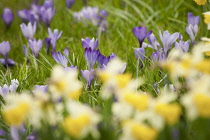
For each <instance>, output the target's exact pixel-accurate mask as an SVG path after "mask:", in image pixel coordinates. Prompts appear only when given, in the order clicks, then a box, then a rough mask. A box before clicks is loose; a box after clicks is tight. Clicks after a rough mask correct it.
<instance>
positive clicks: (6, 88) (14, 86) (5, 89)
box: [0, 79, 19, 97]
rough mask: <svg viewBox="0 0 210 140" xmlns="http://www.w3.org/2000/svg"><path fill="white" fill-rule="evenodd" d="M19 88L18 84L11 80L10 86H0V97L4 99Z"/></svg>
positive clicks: (16, 81) (15, 80)
mask: <svg viewBox="0 0 210 140" xmlns="http://www.w3.org/2000/svg"><path fill="white" fill-rule="evenodd" d="M18 86H19V82H18V80H17V79H13V80H11V84H10V85H9V86H8V85H6V84H4V85H3V86H2V87H1V86H0V95H1V96H2V97H5V96H6V95H7V94H9V93H15V92H16V90H17V88H18Z"/></svg>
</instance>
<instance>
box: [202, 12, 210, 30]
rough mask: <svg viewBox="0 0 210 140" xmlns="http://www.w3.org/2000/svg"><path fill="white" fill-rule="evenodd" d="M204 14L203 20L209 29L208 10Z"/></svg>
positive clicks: (209, 17) (209, 16)
mask: <svg viewBox="0 0 210 140" xmlns="http://www.w3.org/2000/svg"><path fill="white" fill-rule="evenodd" d="M203 15H204V22H205V23H206V24H207V28H208V30H210V12H205V13H203Z"/></svg>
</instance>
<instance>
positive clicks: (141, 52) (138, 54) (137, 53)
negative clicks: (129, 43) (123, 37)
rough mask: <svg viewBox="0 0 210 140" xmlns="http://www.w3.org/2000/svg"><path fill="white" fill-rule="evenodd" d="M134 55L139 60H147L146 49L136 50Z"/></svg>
mask: <svg viewBox="0 0 210 140" xmlns="http://www.w3.org/2000/svg"><path fill="white" fill-rule="evenodd" d="M134 54H135V56H136V59H137V60H140V63H141V61H144V59H145V50H144V48H134Z"/></svg>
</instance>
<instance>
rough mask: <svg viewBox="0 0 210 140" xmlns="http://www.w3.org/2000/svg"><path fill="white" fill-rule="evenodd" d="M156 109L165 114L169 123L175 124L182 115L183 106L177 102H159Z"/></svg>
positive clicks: (164, 116)
mask: <svg viewBox="0 0 210 140" xmlns="http://www.w3.org/2000/svg"><path fill="white" fill-rule="evenodd" d="M155 111H156V112H157V113H158V114H160V115H161V116H163V118H164V119H165V120H166V122H167V123H168V124H169V125H173V124H175V123H176V122H177V121H178V120H179V116H180V115H181V107H180V105H178V104H177V103H171V104H157V105H156V106H155Z"/></svg>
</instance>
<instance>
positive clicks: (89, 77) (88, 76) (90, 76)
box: [81, 69, 95, 88]
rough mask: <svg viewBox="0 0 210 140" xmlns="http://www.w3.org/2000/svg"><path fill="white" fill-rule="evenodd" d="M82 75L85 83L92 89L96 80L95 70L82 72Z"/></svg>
mask: <svg viewBox="0 0 210 140" xmlns="http://www.w3.org/2000/svg"><path fill="white" fill-rule="evenodd" d="M81 73H82V76H83V78H84V79H85V81H86V82H87V83H88V87H89V88H90V86H91V84H92V81H93V79H94V75H95V70H94V69H90V70H84V71H83V70H81Z"/></svg>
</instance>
